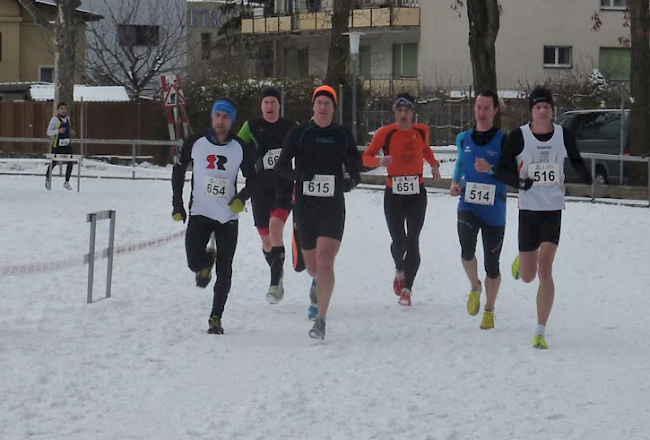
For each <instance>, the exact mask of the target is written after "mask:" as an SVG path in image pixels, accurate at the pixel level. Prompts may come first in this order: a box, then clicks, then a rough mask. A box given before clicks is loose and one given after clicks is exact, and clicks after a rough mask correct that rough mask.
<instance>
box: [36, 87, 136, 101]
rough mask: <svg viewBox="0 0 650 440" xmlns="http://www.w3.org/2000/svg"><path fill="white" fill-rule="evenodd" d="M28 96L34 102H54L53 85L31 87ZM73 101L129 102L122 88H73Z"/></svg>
mask: <svg viewBox="0 0 650 440" xmlns="http://www.w3.org/2000/svg"><path fill="white" fill-rule="evenodd" d="M29 96H30V97H31V98H32V100H34V101H54V84H44V85H33V86H31V87H30V88H29ZM74 100H75V102H78V101H82V100H83V101H85V102H109V101H113V102H114V101H120V102H123V101H129V100H130V98H129V95H128V93H126V89H125V88H124V87H123V86H83V85H75V86H74Z"/></svg>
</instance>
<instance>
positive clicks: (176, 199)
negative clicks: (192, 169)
mask: <svg viewBox="0 0 650 440" xmlns="http://www.w3.org/2000/svg"><path fill="white" fill-rule="evenodd" d="M204 134H205V133H204V132H200V133H196V134H194V135H192V136H190V137H188V138H187V139H185V142H183V146H182V147H181V152H180V155H179V157H178V162H177V163H176V164H175V165H174V168H173V169H172V193H173V195H172V204H173V205H177V204H181V205H182V204H183V186H185V170H187V167H188V166H189V164H190V163H191V162H192V148H193V147H194V143H195V142H196V141H197V140H198V139H199V138H201V137H203V136H204Z"/></svg>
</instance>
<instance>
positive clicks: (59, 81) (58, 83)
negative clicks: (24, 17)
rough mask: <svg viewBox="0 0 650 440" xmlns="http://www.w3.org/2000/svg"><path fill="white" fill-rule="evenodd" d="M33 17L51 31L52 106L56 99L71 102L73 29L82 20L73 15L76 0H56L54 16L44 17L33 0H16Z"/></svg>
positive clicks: (35, 21)
mask: <svg viewBox="0 0 650 440" xmlns="http://www.w3.org/2000/svg"><path fill="white" fill-rule="evenodd" d="M18 1H19V2H20V4H21V5H22V6H23V7H24V8H25V9H26V10H27V11H28V12H29V14H30V15H31V16H32V17H33V18H34V23H36V24H37V25H38V26H40V27H42V28H44V29H46V30H47V31H49V32H51V33H52V34H53V37H54V38H53V39H54V41H53V42H54V71H55V73H56V75H55V80H54V82H55V86H54V106H55V107H56V103H57V102H59V101H64V102H68V103H72V102H73V98H74V75H75V72H76V71H77V59H76V54H77V52H76V51H77V30H78V27H79V26H83V21H82V19H81V18H79V17H78V16H77V8H78V7H79V6H81V1H80V0H56V1H55V3H56V8H57V11H56V16H55V17H48V16H47V15H46V14H44V13H43V12H42V11H41V10H39V9H38V8H37V6H36V1H35V0H18Z"/></svg>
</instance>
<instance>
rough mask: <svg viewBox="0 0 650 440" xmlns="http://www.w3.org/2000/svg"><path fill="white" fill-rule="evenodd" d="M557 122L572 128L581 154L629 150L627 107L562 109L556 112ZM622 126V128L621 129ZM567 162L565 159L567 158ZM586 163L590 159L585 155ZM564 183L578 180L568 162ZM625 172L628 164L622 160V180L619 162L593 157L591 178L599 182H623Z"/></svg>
mask: <svg viewBox="0 0 650 440" xmlns="http://www.w3.org/2000/svg"><path fill="white" fill-rule="evenodd" d="M557 123H558V124H560V125H562V126H563V127H567V128H570V129H571V130H573V132H574V133H575V136H576V143H577V145H578V149H579V150H580V153H581V154H584V153H600V154H613V155H619V154H621V133H622V134H623V139H622V147H623V148H622V153H623V154H624V155H629V154H630V149H629V139H630V136H629V129H630V111H629V110H625V111H624V112H623V120H622V121H621V110H578V111H571V112H566V113H564V114H563V115H562V116H560V117H559V118H558V120H557ZM621 128H622V130H621ZM567 162H568V161H567ZM585 164H586V165H587V167H591V159H587V158H585ZM564 169H565V174H566V181H567V183H579V182H580V181H581V180H580V177H579V176H578V174H577V173H576V172H575V170H574V169H573V167H571V165H570V164H569V163H566V164H565V166H564ZM628 175H629V166H628V165H626V164H625V163H623V181H622V182H621V162H620V161H615V160H602V159H596V173H595V176H594V178H595V180H596V181H597V182H600V183H602V184H605V185H606V184H615V185H618V184H621V183H623V184H626V183H627V180H628Z"/></svg>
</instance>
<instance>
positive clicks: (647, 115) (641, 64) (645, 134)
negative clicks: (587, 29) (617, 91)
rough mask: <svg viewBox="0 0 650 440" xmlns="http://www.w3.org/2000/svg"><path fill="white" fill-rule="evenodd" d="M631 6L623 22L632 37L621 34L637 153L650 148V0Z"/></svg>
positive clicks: (641, 177) (632, 0)
mask: <svg viewBox="0 0 650 440" xmlns="http://www.w3.org/2000/svg"><path fill="white" fill-rule="evenodd" d="M627 5H628V10H627V11H626V13H625V16H624V17H623V26H624V27H629V28H630V37H629V38H628V37H627V36H622V37H619V43H620V45H621V46H623V47H630V50H631V55H632V57H631V58H632V60H631V63H630V94H631V100H632V105H631V112H632V114H631V121H630V135H631V136H630V150H631V152H632V154H633V155H635V156H642V155H644V154H647V153H649V152H650V80H649V79H648V78H649V76H648V75H650V0H628V3H627ZM591 20H592V23H593V26H592V30H593V31H596V32H598V31H599V30H600V28H601V27H602V24H603V23H602V19H601V18H600V14H599V13H598V12H595V13H594V14H593V15H592V17H591ZM632 180H633V182H634V183H638V184H643V183H644V181H645V170H644V172H642V173H633V176H632Z"/></svg>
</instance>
